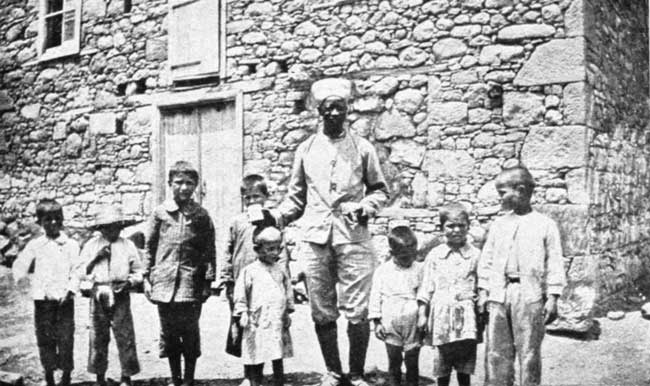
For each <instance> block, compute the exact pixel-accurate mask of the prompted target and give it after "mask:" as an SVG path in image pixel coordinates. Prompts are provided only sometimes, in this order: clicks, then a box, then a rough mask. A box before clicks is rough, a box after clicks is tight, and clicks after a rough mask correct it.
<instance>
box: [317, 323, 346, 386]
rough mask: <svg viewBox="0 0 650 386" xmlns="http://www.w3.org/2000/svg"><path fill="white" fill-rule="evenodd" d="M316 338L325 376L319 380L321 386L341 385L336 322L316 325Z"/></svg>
mask: <svg viewBox="0 0 650 386" xmlns="http://www.w3.org/2000/svg"><path fill="white" fill-rule="evenodd" d="M315 327H316V336H317V337H318V344H319V345H320V350H321V353H322V354H323V360H324V361H325V367H326V368H327V374H326V375H325V376H323V379H322V380H321V386H338V385H339V384H340V383H341V376H342V373H343V371H342V370H341V357H340V355H339V343H338V332H337V328H336V322H330V323H325V324H316V325H315Z"/></svg>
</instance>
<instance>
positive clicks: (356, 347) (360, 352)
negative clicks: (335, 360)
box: [348, 321, 370, 386]
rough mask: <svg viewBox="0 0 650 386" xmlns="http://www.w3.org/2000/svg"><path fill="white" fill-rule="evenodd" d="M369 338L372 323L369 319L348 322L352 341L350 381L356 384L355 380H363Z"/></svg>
mask: <svg viewBox="0 0 650 386" xmlns="http://www.w3.org/2000/svg"><path fill="white" fill-rule="evenodd" d="M369 340H370V323H368V321H363V322H361V323H357V324H353V323H350V322H348V341H349V343H350V362H349V363H350V382H351V383H353V384H355V385H356V382H355V380H358V379H361V380H363V368H364V367H365V364H366V351H368V342H369ZM364 383H365V382H364ZM360 386H362V385H360Z"/></svg>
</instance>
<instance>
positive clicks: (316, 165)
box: [278, 132, 388, 245]
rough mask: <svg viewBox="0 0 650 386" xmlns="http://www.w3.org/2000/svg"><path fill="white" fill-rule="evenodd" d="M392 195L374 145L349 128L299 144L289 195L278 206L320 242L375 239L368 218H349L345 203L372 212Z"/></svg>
mask: <svg viewBox="0 0 650 386" xmlns="http://www.w3.org/2000/svg"><path fill="white" fill-rule="evenodd" d="M387 199H388V188H387V185H386V180H385V178H384V175H383V173H382V171H381V167H380V165H379V158H378V157H377V153H376V151H375V148H374V147H373V146H372V144H370V142H368V141H367V140H366V139H364V138H361V137H359V136H356V135H354V134H352V133H349V132H347V133H346V134H345V135H344V136H343V137H339V138H329V137H328V136H326V135H325V134H323V133H322V132H318V133H317V134H314V135H313V136H311V137H310V138H308V139H307V140H306V141H304V142H303V143H301V144H300V146H298V149H297V150H296V155H295V160H294V164H293V170H292V173H291V179H290V181H289V186H288V192H287V196H286V198H285V200H284V201H283V202H282V204H281V205H280V207H279V208H278V209H279V211H280V213H281V214H282V217H283V219H284V220H285V222H286V223H289V222H291V221H293V220H296V219H298V218H301V229H302V231H303V235H302V239H303V240H304V241H309V242H313V243H318V244H326V243H327V242H328V241H331V243H332V245H338V244H345V243H351V242H352V243H353V242H359V241H364V240H369V239H370V232H369V231H368V227H367V225H365V224H359V223H356V222H355V223H354V224H349V223H348V222H346V220H345V219H344V217H343V214H342V212H341V208H340V206H341V204H344V203H349V202H354V203H360V204H361V205H362V206H363V207H364V208H365V209H366V211H367V214H368V215H369V216H373V215H374V214H375V213H376V212H377V211H378V210H379V209H380V208H381V206H382V205H383V204H384V203H385V202H386V200H387Z"/></svg>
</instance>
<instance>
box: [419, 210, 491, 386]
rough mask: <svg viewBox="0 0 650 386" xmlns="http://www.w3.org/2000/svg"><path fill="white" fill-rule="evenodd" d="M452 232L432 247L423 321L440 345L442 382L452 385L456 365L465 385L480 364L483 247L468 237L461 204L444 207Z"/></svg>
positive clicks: (437, 369) (437, 359) (446, 229)
mask: <svg viewBox="0 0 650 386" xmlns="http://www.w3.org/2000/svg"><path fill="white" fill-rule="evenodd" d="M440 225H441V227H442V230H443V233H444V235H445V238H446V243H445V244H441V245H439V246H438V247H436V248H434V249H433V250H431V252H429V254H428V255H427V257H426V260H425V262H424V277H423V279H422V285H421V286H420V290H419V291H418V303H419V304H420V305H419V316H418V326H420V327H424V328H425V329H426V331H427V334H426V337H425V344H427V345H432V346H434V348H435V351H434V369H433V375H434V376H435V377H436V378H437V380H436V385H439V386H448V385H449V381H450V376H451V371H452V369H454V368H455V369H456V377H457V380H458V385H459V386H469V385H470V376H471V374H473V373H474V368H475V367H476V342H477V327H476V312H475V304H474V303H475V301H476V297H477V295H476V291H477V289H476V284H477V276H476V268H477V264H478V258H479V255H480V251H479V250H478V249H477V248H475V247H474V246H472V245H471V244H470V243H468V242H467V232H468V229H469V213H468V212H467V210H466V209H465V208H464V207H463V206H462V205H461V204H450V205H448V206H446V207H444V208H442V210H441V211H440Z"/></svg>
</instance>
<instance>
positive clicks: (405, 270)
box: [368, 258, 422, 320]
mask: <svg viewBox="0 0 650 386" xmlns="http://www.w3.org/2000/svg"><path fill="white" fill-rule="evenodd" d="M421 283H422V263H420V262H417V261H415V262H413V264H411V266H410V267H402V266H400V265H398V264H396V263H395V261H393V259H392V258H391V259H390V260H388V261H386V262H384V263H383V264H382V265H380V266H379V268H377V269H376V270H375V273H374V275H373V277H372V290H371V291H370V301H369V304H368V319H377V318H382V319H390V320H393V319H396V318H398V317H399V316H400V315H395V314H394V312H393V311H395V310H403V309H404V307H403V306H404V303H412V305H414V306H415V309H416V310H417V299H416V296H417V292H418V288H419V287H420V284H421Z"/></svg>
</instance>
